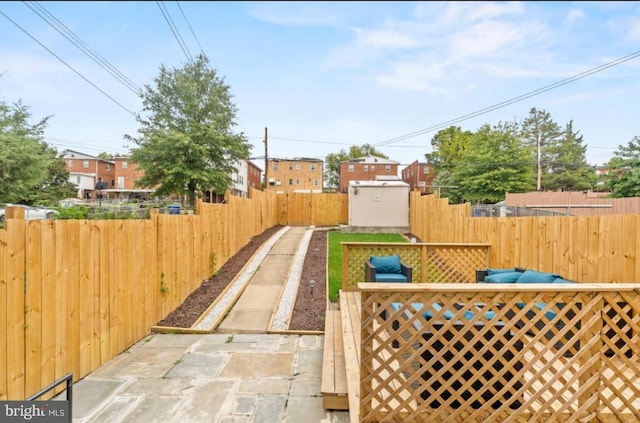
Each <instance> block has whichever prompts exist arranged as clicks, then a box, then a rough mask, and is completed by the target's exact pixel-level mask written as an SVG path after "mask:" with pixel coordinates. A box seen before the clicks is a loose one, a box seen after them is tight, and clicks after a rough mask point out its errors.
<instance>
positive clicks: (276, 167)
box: [273, 163, 280, 172]
mask: <svg viewBox="0 0 640 423" xmlns="http://www.w3.org/2000/svg"><path fill="white" fill-rule="evenodd" d="M279 167H280V166H278V163H274V164H273V171H274V172H277V171H278V168H279Z"/></svg>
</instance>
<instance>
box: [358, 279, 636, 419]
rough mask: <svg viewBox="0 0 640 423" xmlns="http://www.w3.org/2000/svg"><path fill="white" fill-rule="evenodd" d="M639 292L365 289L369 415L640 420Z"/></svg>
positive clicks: (364, 392)
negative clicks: (387, 290) (386, 290)
mask: <svg viewBox="0 0 640 423" xmlns="http://www.w3.org/2000/svg"><path fill="white" fill-rule="evenodd" d="M639 330H640V306H639V304H638V294H637V293H636V292H624V293H606V295H605V294H602V293H599V292H595V293H594V292H561V291H545V292H518V291H508V292H499V291H492V292H486V291H483V292H455V290H449V291H447V290H444V289H442V290H438V291H435V290H432V291H419V290H416V291H408V290H406V291H403V292H373V293H372V292H362V345H361V375H360V380H361V387H360V399H361V408H360V419H361V421H363V422H368V421H402V422H412V421H415V422H424V421H444V420H445V419H450V420H447V421H462V420H468V421H503V420H506V419H507V418H511V419H514V420H515V421H523V422H524V421H526V422H532V421H538V422H548V421H566V420H574V419H575V420H582V419H585V420H589V419H593V417H594V416H598V419H600V418H602V419H605V418H606V419H608V421H640V361H639V360H640V359H639V356H638V354H639V352H640V338H639V336H640V335H639V334H640V332H639Z"/></svg>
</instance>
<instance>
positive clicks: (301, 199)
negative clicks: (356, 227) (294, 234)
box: [276, 192, 349, 226]
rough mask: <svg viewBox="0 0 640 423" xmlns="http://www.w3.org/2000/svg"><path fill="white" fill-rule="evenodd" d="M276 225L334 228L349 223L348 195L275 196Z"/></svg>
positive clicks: (293, 194) (293, 193)
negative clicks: (276, 204) (276, 208)
mask: <svg viewBox="0 0 640 423" xmlns="http://www.w3.org/2000/svg"><path fill="white" fill-rule="evenodd" d="M276 199H277V202H278V223H279V224H280V225H289V226H306V225H316V226H335V225H338V224H347V223H348V222H349V195H348V194H341V193H322V194H319V193H315V194H314V193H304V192H292V193H282V194H277V195H276Z"/></svg>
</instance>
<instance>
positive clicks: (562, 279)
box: [553, 278, 573, 283]
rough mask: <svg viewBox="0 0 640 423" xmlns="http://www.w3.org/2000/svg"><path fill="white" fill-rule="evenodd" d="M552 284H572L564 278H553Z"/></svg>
mask: <svg viewBox="0 0 640 423" xmlns="http://www.w3.org/2000/svg"><path fill="white" fill-rule="evenodd" d="M553 283H573V281H568V280H566V279H564V278H555V279H554V280H553Z"/></svg>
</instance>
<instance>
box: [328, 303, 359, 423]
mask: <svg viewBox="0 0 640 423" xmlns="http://www.w3.org/2000/svg"><path fill="white" fill-rule="evenodd" d="M320 390H321V392H322V404H323V407H324V408H325V409H333V410H349V419H350V421H351V422H353V423H355V422H358V420H359V419H358V414H359V413H358V410H359V407H360V292H358V291H340V310H327V315H326V321H325V332H324V353H323V361H322V381H321V388H320Z"/></svg>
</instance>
